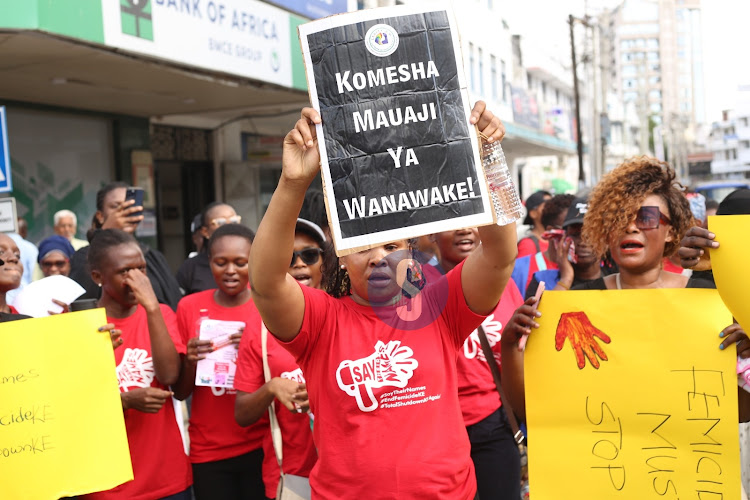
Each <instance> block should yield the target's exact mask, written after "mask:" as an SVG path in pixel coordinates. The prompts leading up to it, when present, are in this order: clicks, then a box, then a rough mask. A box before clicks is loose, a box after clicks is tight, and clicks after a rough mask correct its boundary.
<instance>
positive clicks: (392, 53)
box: [299, 2, 494, 255]
mask: <svg viewBox="0 0 750 500" xmlns="http://www.w3.org/2000/svg"><path fill="white" fill-rule="evenodd" d="M299 33H300V42H301V44H302V52H303V56H304V59H305V66H306V69H307V78H308V87H309V90H310V99H311V102H312V106H313V107H314V108H315V109H317V110H318V111H319V112H320V114H321V117H322V119H323V123H322V125H318V126H317V134H318V144H319V149H320V155H321V163H322V173H323V184H324V191H325V194H326V202H327V208H328V216H329V221H330V223H331V233H332V235H333V241H334V245H335V247H336V252H337V254H338V255H345V254H348V253H352V252H354V251H358V250H362V249H366V248H371V247H373V246H376V245H379V244H382V243H386V242H389V241H395V240H400V239H405V238H410V237H415V236H420V235H424V234H430V233H434V232H439V231H449V230H452V229H459V228H462V227H471V226H480V225H485V224H490V223H492V222H493V220H494V215H493V211H492V208H491V205H490V202H489V196H488V194H487V185H486V182H485V178H484V173H483V170H482V166H481V161H480V159H479V150H478V141H477V134H476V130H475V128H474V127H473V126H470V125H469V114H470V112H471V103H470V102H469V96H468V92H467V90H466V80H465V78H464V75H463V61H462V59H461V52H460V45H459V42H458V32H457V29H456V23H455V20H454V18H453V14H452V12H451V11H450V9H449V7H448V6H447V4H445V3H443V2H430V4H429V5H428V6H425V5H423V6H421V7H417V6H400V7H391V8H383V9H373V10H367V11H360V12H353V13H350V14H341V15H338V16H332V17H329V18H326V19H321V20H319V21H314V22H311V23H308V24H304V25H301V26H300V27H299Z"/></svg>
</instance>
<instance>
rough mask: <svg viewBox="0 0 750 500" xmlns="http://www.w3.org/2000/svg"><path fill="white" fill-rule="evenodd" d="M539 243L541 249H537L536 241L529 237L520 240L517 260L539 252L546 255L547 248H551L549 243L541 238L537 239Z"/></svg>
mask: <svg viewBox="0 0 750 500" xmlns="http://www.w3.org/2000/svg"><path fill="white" fill-rule="evenodd" d="M537 241H538V242H539V249H537V248H536V245H535V244H534V240H532V239H531V237H529V236H524V237H523V238H521V239H520V240H518V256H517V258H518V257H525V256H526V255H534V254H535V253H537V252H542V253H545V252H546V251H547V247H549V242H548V241H547V240H543V239H541V238H537Z"/></svg>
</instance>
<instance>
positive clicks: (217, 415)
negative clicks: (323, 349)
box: [177, 290, 268, 464]
mask: <svg viewBox="0 0 750 500" xmlns="http://www.w3.org/2000/svg"><path fill="white" fill-rule="evenodd" d="M215 291H216V290H206V291H203V292H198V293H194V294H191V295H187V296H186V297H183V299H182V300H180V303H179V304H178V305H177V322H178V324H179V327H180V334H181V335H182V341H183V342H184V343H185V344H186V345H187V342H188V340H189V339H190V338H191V337H194V336H195V334H196V332H195V324H196V322H197V320H198V318H199V317H200V310H201V309H207V310H208V317H209V318H211V319H218V320H223V321H244V322H245V325H246V326H245V330H244V333H243V334H242V338H243V340H244V339H248V338H250V337H253V336H256V335H260V322H261V319H260V314H259V313H258V310H257V309H256V308H255V304H254V303H253V301H252V300H249V301H247V302H246V303H245V304H243V305H241V306H237V307H222V306H220V305H219V304H217V303H216V301H215V300H214V292H215ZM235 382H236V381H235ZM235 387H236V383H235ZM236 398H237V391H236V390H235V389H225V388H223V387H202V386H196V387H195V388H194V389H193V403H192V406H191V411H190V426H189V427H188V432H189V434H190V461H191V462H192V463H194V464H195V463H204V462H215V461H217V460H224V459H227V458H233V457H238V456H240V455H243V454H245V453H248V452H251V451H253V450H257V449H258V448H260V447H261V446H263V437H264V435H265V434H267V433H268V420H267V419H261V420H260V421H258V422H256V423H255V424H253V425H251V426H249V427H240V426H239V425H238V424H237V422H236V421H235V420H234V400H235V399H236Z"/></svg>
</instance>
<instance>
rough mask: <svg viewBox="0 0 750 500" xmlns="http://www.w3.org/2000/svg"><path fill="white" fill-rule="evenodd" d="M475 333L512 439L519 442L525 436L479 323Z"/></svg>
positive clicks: (485, 335) (521, 441) (488, 342)
mask: <svg viewBox="0 0 750 500" xmlns="http://www.w3.org/2000/svg"><path fill="white" fill-rule="evenodd" d="M477 334H478V336H479V343H480V344H481V345H482V352H484V357H485V359H486V360H487V364H488V365H490V371H491V372H492V378H493V379H495V387H497V392H498V394H500V402H501V403H502V404H503V406H505V414H506V415H508V422H509V423H510V430H511V431H512V432H513V439H515V440H516V443H518V444H521V443H523V441H524V439H526V437H525V436H524V435H523V432H521V429H520V428H519V427H518V421H517V420H516V415H515V413H513V407H512V406H511V405H510V401H508V398H506V397H505V392H504V391H503V385H502V383H501V382H500V368H498V367H497V362H496V361H495V355H494V354H493V353H492V348H491V347H490V341H489V340H487V334H486V333H484V328H483V327H482V325H479V326H478V327H477Z"/></svg>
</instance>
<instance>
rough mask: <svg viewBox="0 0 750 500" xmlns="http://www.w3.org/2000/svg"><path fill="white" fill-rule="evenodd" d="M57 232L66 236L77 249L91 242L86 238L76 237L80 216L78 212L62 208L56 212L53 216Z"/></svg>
mask: <svg viewBox="0 0 750 500" xmlns="http://www.w3.org/2000/svg"><path fill="white" fill-rule="evenodd" d="M53 223H54V230H55V234H59V235H60V236H64V237H65V238H67V239H68V241H69V242H70V244H71V245H73V248H74V249H75V250H78V249H79V248H83V247H85V246H86V245H88V244H89V242H88V241H86V240H79V239H78V238H76V230H77V229H78V218H77V217H76V214H74V213H73V212H71V211H70V210H60V211H58V212H55V215H54V216H53Z"/></svg>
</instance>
